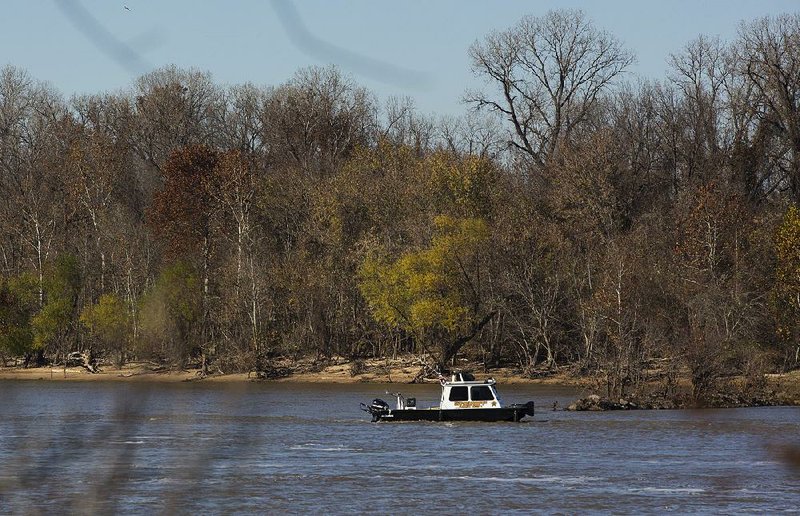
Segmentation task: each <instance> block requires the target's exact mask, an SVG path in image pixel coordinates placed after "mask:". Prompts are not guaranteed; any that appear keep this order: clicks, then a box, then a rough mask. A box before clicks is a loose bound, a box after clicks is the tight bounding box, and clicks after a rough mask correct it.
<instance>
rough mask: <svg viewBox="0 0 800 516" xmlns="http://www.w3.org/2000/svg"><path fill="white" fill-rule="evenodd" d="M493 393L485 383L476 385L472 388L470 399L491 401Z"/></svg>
mask: <svg viewBox="0 0 800 516" xmlns="http://www.w3.org/2000/svg"><path fill="white" fill-rule="evenodd" d="M493 400H494V394H492V389H490V388H489V386H487V385H477V386H475V387H473V388H472V401H493Z"/></svg>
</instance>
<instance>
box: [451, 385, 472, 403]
mask: <svg viewBox="0 0 800 516" xmlns="http://www.w3.org/2000/svg"><path fill="white" fill-rule="evenodd" d="M468 400H469V397H468V396H467V388H466V387H451V388H450V401H468Z"/></svg>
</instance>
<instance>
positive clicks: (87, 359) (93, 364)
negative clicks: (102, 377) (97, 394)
mask: <svg viewBox="0 0 800 516" xmlns="http://www.w3.org/2000/svg"><path fill="white" fill-rule="evenodd" d="M66 365H67V366H79V367H83V368H84V369H86V370H87V371H89V372H90V373H93V374H94V373H99V372H100V368H98V367H97V360H96V359H95V358H94V356H92V353H91V352H88V353H85V352H81V351H73V352H72V353H70V354H69V355H67V361H66Z"/></svg>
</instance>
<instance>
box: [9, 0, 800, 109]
mask: <svg viewBox="0 0 800 516" xmlns="http://www.w3.org/2000/svg"><path fill="white" fill-rule="evenodd" d="M287 3H288V2H287V1H286V0H273V1H270V0H228V1H226V2H221V1H198V0H83V1H82V2H74V1H72V0H3V2H2V11H0V13H1V14H0V66H3V65H6V64H12V65H15V66H19V67H21V68H24V69H26V70H28V72H30V73H31V75H33V76H34V77H36V78H37V79H41V80H45V81H48V82H49V83H51V84H52V85H53V86H54V87H55V88H56V89H58V90H59V91H61V92H63V93H64V94H66V95H71V94H74V93H87V92H91V93H96V92H102V91H115V90H119V89H124V88H127V87H129V86H130V85H131V84H132V82H133V80H134V79H135V77H136V76H138V75H139V74H140V73H141V72H145V71H147V70H149V69H152V68H155V67H160V66H164V65H168V64H175V65H177V66H180V67H194V68H198V69H201V70H207V71H209V72H211V73H212V74H213V76H214V79H215V80H216V81H217V82H218V83H220V84H236V83H243V82H252V83H255V84H269V85H276V84H279V83H281V82H283V81H285V80H286V79H288V78H289V77H290V76H291V75H292V74H293V73H294V71H295V70H297V69H298V68H300V67H305V66H309V65H325V64H328V63H331V62H333V63H335V64H338V65H339V66H340V68H341V69H342V70H343V71H345V72H347V73H350V74H351V75H352V76H353V78H354V79H355V80H356V81H357V82H359V83H360V84H363V85H364V86H366V87H368V88H369V89H371V90H373V91H374V92H375V93H376V94H377V95H378V97H379V98H382V99H383V98H386V97H388V96H390V95H397V96H410V97H413V98H414V99H415V101H416V103H417V106H418V107H419V108H420V110H421V111H423V112H431V113H438V114H459V113H461V112H463V111H464V109H465V108H464V106H463V105H462V104H461V103H460V99H461V97H462V95H463V93H464V91H465V89H467V88H474V87H476V86H479V82H477V81H476V79H474V78H473V76H472V74H471V72H470V70H469V59H468V56H467V49H468V48H469V46H470V44H472V42H473V41H475V39H477V38H481V37H483V36H484V35H485V34H487V33H488V32H489V31H491V30H493V29H505V28H507V27H509V26H511V25H513V24H514V23H515V22H516V21H517V20H519V19H520V18H521V17H522V16H523V15H525V14H533V15H540V14H543V13H545V12H546V11H548V10H550V9H557V8H578V9H583V10H584V11H585V12H586V14H587V15H588V16H589V17H590V18H591V19H592V20H593V21H594V22H595V24H596V25H597V26H598V27H600V28H603V29H606V30H608V31H609V32H611V33H613V34H614V35H616V36H617V37H618V38H619V39H620V40H621V41H622V42H623V44H624V45H625V46H626V47H627V48H629V49H631V50H632V51H633V52H634V53H635V55H636V56H637V64H636V65H635V66H634V67H633V68H632V70H631V71H632V72H633V74H631V75H629V78H631V79H633V78H635V76H636V75H638V76H641V77H647V78H656V79H661V78H663V77H664V75H665V71H666V68H667V66H666V60H667V58H668V56H669V55H670V54H671V53H674V52H678V51H680V49H681V48H682V47H683V46H684V45H685V44H686V43H687V42H688V41H689V40H691V39H693V38H695V37H696V36H698V35H699V34H706V35H714V36H719V37H721V38H722V39H724V40H730V39H733V38H734V37H735V35H736V30H737V27H738V25H739V22H740V21H741V20H743V19H746V20H749V19H753V18H756V17H760V16H764V15H767V14H779V13H783V12H795V11H797V10H798V9H800V3H799V2H798V1H797V0H759V1H755V0H753V1H744V0H727V1H726V0H705V1H703V0H672V1H668V2H667V1H665V2H649V1H644V0H639V1H636V0H613V1H611V0H610V1H605V2H600V1H590V0H562V1H545V0H540V1H512V0H495V1H491V2H490V1H488V0H487V1H476V0H439V1H436V0H394V1H383V0H369V1H368V0H350V1H343V0H304V1H296V2H294V3H291V4H289V6H288V7H287ZM75 5H77V6H78V8H76V7H75ZM125 5H127V6H128V7H129V8H130V10H126V9H125V8H124V6H125ZM80 6H83V8H84V9H85V11H86V12H88V13H90V15H91V17H93V18H94V21H92V20H91V19H89V18H87V17H86V16H82V15H81V11H80V9H79V7H80ZM292 6H294V7H292ZM292 10H295V11H296V13H297V14H298V15H299V19H300V20H302V23H303V24H305V26H306V28H307V29H308V31H309V34H310V38H311V39H309V38H304V37H303V35H302V33H300V32H298V30H297V27H296V26H294V25H292V24H291V23H289V25H287V22H286V20H287V19H289V20H290V19H291V16H292ZM95 21H96V24H95ZM76 23H77V24H78V25H80V26H81V27H82V29H79V28H77V27H76ZM87 35H93V37H94V39H95V42H94V43H93V42H92V41H90V37H89V36H87ZM298 35H299V37H298ZM290 36H291V37H290ZM313 38H319V39H321V40H323V41H324V42H325V43H327V44H330V45H333V46H334V47H338V49H337V48H334V47H331V46H326V45H323V44H321V43H320V41H318V40H314V39H313ZM298 44H299V45H300V47H298ZM301 47H304V48H301ZM131 49H132V50H134V54H133V56H132V57H131V55H129V54H128V51H129V50H131ZM340 49H343V50H340ZM125 56H128V60H127V61H125V60H122V61H121V60H120V58H121V57H125Z"/></svg>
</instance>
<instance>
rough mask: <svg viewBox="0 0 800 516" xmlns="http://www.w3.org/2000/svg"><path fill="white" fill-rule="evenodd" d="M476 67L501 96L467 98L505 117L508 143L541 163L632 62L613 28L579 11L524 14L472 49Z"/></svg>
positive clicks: (568, 135) (479, 73)
mask: <svg viewBox="0 0 800 516" xmlns="http://www.w3.org/2000/svg"><path fill="white" fill-rule="evenodd" d="M470 56H471V58H472V69H473V71H474V73H475V74H476V75H478V76H480V77H484V78H486V79H487V80H488V81H489V82H490V83H493V84H494V86H495V87H496V88H497V90H498V91H497V93H499V95H489V94H486V93H470V94H468V96H467V99H466V100H467V101H468V102H470V103H472V104H473V105H474V106H475V107H476V108H478V109H481V108H487V109H489V110H492V111H495V112H497V113H499V114H501V115H502V116H503V117H504V118H506V119H507V120H508V121H509V122H510V123H511V124H512V126H513V132H512V137H511V139H510V141H509V144H510V145H511V146H512V147H514V148H516V149H518V150H519V151H521V152H522V153H523V154H525V155H527V156H528V157H530V159H532V160H533V162H534V163H535V164H536V165H539V166H542V165H544V164H545V163H546V162H547V161H548V160H549V158H551V157H553V156H554V155H555V154H557V153H558V149H559V147H560V145H561V143H562V141H564V140H568V139H569V137H570V135H571V133H572V132H573V130H574V129H575V128H577V127H579V126H580V125H581V124H583V123H584V122H585V121H586V120H587V117H588V116H589V114H590V112H591V111H592V109H593V108H594V107H595V105H596V104H597V102H598V98H599V96H600V94H601V93H602V92H603V90H604V89H605V88H606V87H607V86H608V85H609V84H610V83H611V82H612V80H613V79H614V78H615V77H617V76H618V75H619V74H620V73H622V72H623V71H624V70H625V68H626V67H627V66H628V65H630V64H631V63H632V62H633V56H632V54H630V53H629V52H628V51H627V50H625V49H624V48H622V45H621V44H620V42H619V41H618V40H617V39H616V38H615V37H613V36H611V35H610V34H608V33H606V32H604V31H601V30H598V29H597V28H596V27H595V26H594V25H593V24H592V22H591V21H589V20H588V19H587V18H586V16H585V15H584V14H583V12H581V11H573V10H561V11H550V12H548V13H547V14H546V15H544V16H543V17H541V18H537V17H534V16H527V17H525V18H523V19H522V20H521V21H520V22H519V23H518V24H517V25H515V26H514V27H512V28H510V29H508V30H506V31H503V32H495V33H492V34H490V35H488V36H487V37H486V39H485V40H484V41H483V42H475V43H474V44H473V45H472V47H471V48H470Z"/></svg>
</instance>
